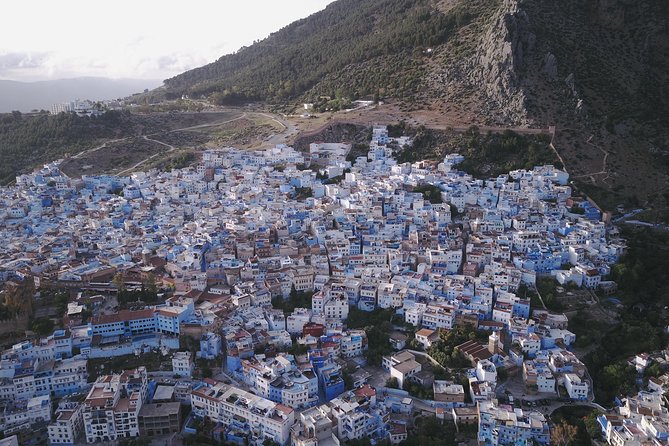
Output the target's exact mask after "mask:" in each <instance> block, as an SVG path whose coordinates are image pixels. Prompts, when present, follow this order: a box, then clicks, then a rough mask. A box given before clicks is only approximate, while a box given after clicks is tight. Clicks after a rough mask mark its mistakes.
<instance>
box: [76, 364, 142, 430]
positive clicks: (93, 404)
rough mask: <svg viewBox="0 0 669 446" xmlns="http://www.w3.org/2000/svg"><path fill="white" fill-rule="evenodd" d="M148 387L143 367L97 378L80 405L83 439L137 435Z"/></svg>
mask: <svg viewBox="0 0 669 446" xmlns="http://www.w3.org/2000/svg"><path fill="white" fill-rule="evenodd" d="M147 388H148V380H147V374H146V368H144V367H139V368H137V369H135V370H126V371H124V372H123V373H121V374H120V375H106V376H101V377H99V378H98V379H97V381H95V383H93V386H92V387H91V390H90V391H89V392H88V395H87V397H86V399H85V400H84V402H83V404H82V412H83V421H84V426H85V434H86V442H88V443H96V442H100V441H115V440H118V439H121V438H130V437H138V436H139V421H138V415H139V411H140V409H141V408H142V404H143V403H144V400H145V399H146V392H147Z"/></svg>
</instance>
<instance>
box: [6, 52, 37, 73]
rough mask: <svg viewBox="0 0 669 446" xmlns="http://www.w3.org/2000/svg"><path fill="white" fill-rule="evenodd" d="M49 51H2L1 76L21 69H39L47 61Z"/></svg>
mask: <svg viewBox="0 0 669 446" xmlns="http://www.w3.org/2000/svg"><path fill="white" fill-rule="evenodd" d="M48 59H49V53H48V52H7V53H0V76H4V75H7V74H10V73H17V72H21V71H34V70H39V69H41V68H42V67H44V65H45V64H46V63H47V61H48Z"/></svg>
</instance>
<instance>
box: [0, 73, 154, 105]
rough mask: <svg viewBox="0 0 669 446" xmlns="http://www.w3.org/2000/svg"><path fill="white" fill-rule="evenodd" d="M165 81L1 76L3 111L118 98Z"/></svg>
mask: <svg viewBox="0 0 669 446" xmlns="http://www.w3.org/2000/svg"><path fill="white" fill-rule="evenodd" d="M161 83H162V82H161V81H158V80H145V79H107V78H102V77H80V78H73V79H58V80H49V81H39V82H17V81H9V80H0V113H7V112H10V111H14V110H18V111H21V112H29V111H31V110H49V109H50V108H51V105H53V104H56V103H60V102H69V101H73V100H75V99H90V100H103V99H117V98H123V97H126V96H129V95H131V94H133V93H139V92H142V91H144V90H145V89H147V88H148V89H152V88H155V87H158V86H159V85H160V84H161Z"/></svg>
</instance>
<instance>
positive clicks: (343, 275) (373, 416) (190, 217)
mask: <svg viewBox="0 0 669 446" xmlns="http://www.w3.org/2000/svg"><path fill="white" fill-rule="evenodd" d="M411 144H412V141H411V139H410V138H408V137H397V138H394V137H391V136H390V135H389V132H388V129H387V127H385V126H375V127H374V128H373V130H372V132H371V141H370V142H369V150H368V152H367V154H366V156H364V155H362V156H358V157H352V156H351V154H352V153H353V152H352V146H351V145H350V144H343V143H312V144H311V146H310V148H309V152H308V153H306V152H300V151H297V150H295V149H293V148H292V147H289V146H284V145H280V146H276V147H273V148H270V149H265V150H255V151H244V150H237V149H235V148H231V147H225V148H220V149H215V150H207V151H205V152H204V153H203V154H202V159H201V162H199V163H198V164H197V165H195V166H193V167H187V168H184V169H178V170H172V171H169V172H164V171H158V170H152V171H147V172H135V173H133V174H131V175H130V176H127V177H116V176H105V175H101V176H87V175H83V176H82V177H81V178H71V177H68V176H67V175H65V174H64V173H63V172H61V170H60V169H59V162H54V163H50V164H47V165H44V166H43V167H42V168H41V169H39V170H37V171H35V172H33V173H30V174H24V175H20V176H18V177H17V178H16V182H15V184H14V185H12V186H8V187H4V188H2V189H0V238H2V240H3V244H2V247H0V284H2V286H3V288H2V292H1V294H0V297H1V299H0V300H2V302H3V308H4V310H3V320H4V323H3V324H2V325H3V327H1V328H0V333H2V334H5V335H8V334H10V333H12V332H17V331H21V326H22V325H21V324H22V321H23V322H25V321H27V314H28V313H30V312H31V313H33V314H34V318H33V320H35V319H40V320H48V321H51V325H48V324H47V327H48V328H49V329H48V332H45V333H36V332H34V331H32V332H29V333H27V334H26V336H25V337H23V338H22V339H16V340H14V341H12V342H11V347H10V348H7V349H5V350H4V351H3V352H2V355H1V360H0V431H2V432H3V433H4V436H5V438H6V440H0V442H8V441H14V442H15V443H14V444H19V443H20V444H43V443H44V442H47V441H48V444H52V445H74V444H84V443H97V442H109V441H124V440H127V439H131V438H135V437H139V438H143V439H146V438H160V439H161V441H164V444H168V443H169V444H173V442H174V443H176V444H181V443H179V442H185V441H186V440H187V439H188V438H189V437H193V436H200V437H204V438H207V439H208V440H210V441H212V442H213V441H216V442H232V443H237V444H240V445H244V444H251V445H266V444H278V445H282V446H284V445H296V446H318V445H323V446H325V445H340V444H347V443H349V442H353V441H356V440H361V439H365V438H367V439H369V441H370V443H371V444H400V443H402V442H403V441H406V440H407V438H408V436H409V435H410V433H411V432H412V429H413V428H414V427H415V426H414V424H415V416H416V415H420V416H425V417H435V418H436V419H437V420H438V421H439V422H440V423H443V424H451V425H454V426H455V427H456V429H457V432H473V434H472V439H473V440H472V441H474V442H475V443H477V444H480V445H486V446H492V445H511V444H513V445H520V444H523V445H529V444H533V443H536V444H540V445H548V444H551V429H552V425H551V421H550V413H551V411H552V410H554V409H556V408H558V407H560V406H561V405H564V404H567V403H577V404H581V405H588V406H592V407H595V406H597V405H596V403H594V395H593V382H592V377H591V376H590V374H589V373H588V370H587V367H586V366H585V365H584V364H583V362H582V361H581V359H579V355H578V354H577V352H576V351H575V348H574V344H575V342H576V335H575V334H574V333H573V332H571V331H570V330H569V326H568V325H569V318H568V317H567V316H566V315H565V314H563V313H561V312H555V311H551V310H550V309H548V308H547V307H546V305H545V303H544V302H543V300H542V296H541V294H540V293H539V292H538V291H537V286H536V285H537V283H538V282H539V281H542V280H549V281H551V282H553V283H554V284H555V286H556V289H558V290H563V291H564V290H573V291H578V292H582V293H584V294H586V295H588V296H590V293H591V292H592V291H594V290H598V291H600V292H602V293H605V294H606V293H610V292H613V291H615V289H616V284H615V283H614V282H612V281H610V280H608V276H609V274H610V272H611V267H612V265H614V264H615V263H616V262H617V261H618V260H619V258H620V257H621V256H622V255H623V253H624V252H625V249H626V246H625V242H624V240H622V239H621V238H620V237H619V236H618V233H617V231H616V229H615V227H613V226H611V225H609V224H608V220H607V217H608V216H607V215H606V214H602V213H601V212H600V211H599V209H598V208H597V207H596V206H595V205H594V203H591V202H590V201H589V200H588V199H586V198H582V197H579V196H574V195H572V187H571V186H570V182H569V175H568V174H567V173H566V172H565V171H563V170H560V169H558V168H556V167H554V166H551V165H544V166H535V167H533V168H531V169H520V170H513V171H510V172H508V174H507V175H501V176H498V177H495V178H490V179H486V180H481V179H476V178H474V177H472V176H471V175H468V174H466V173H464V172H462V171H460V170H458V164H460V163H461V162H463V161H464V157H463V156H461V155H458V154H449V155H447V156H445V158H444V159H443V160H442V161H441V162H439V163H436V162H426V161H423V162H416V163H402V164H399V163H397V161H396V160H395V157H394V155H395V154H396V153H397V151H398V150H411ZM570 293H571V291H570ZM592 296H594V294H592ZM56 301H58V302H59V303H58V304H55V303H54V302H56ZM382 319H383V320H382ZM367 321H377V322H379V324H378V326H376V325H368V322H367ZM381 322H383V323H384V324H387V325H388V326H389V327H390V330H388V331H387V332H385V331H384V330H382V329H380V328H379V327H380V326H381V325H380V323H381ZM24 325H25V324H24ZM33 325H34V324H33ZM375 327H376V328H375ZM26 328H27V327H25V326H23V331H25V329H26ZM447 350H448V352H447V353H444V352H445V351H447ZM147 358H157V360H156V361H153V359H152V360H149V359H147ZM667 360H669V358H667V357H665V353H661V352H654V353H652V354H644V355H637V357H635V358H632V359H631V360H630V361H631V364H633V365H634V367H635V368H636V369H637V370H638V371H639V373H643V371H644V369H645V368H647V367H649V366H651V364H652V363H654V362H655V363H663V364H664V363H666V362H667ZM667 389H669V375H663V376H661V377H660V378H652V379H651V381H650V383H649V388H648V389H647V390H643V391H642V392H640V393H639V394H638V395H636V396H634V397H627V398H624V399H622V400H620V401H619V402H620V405H619V406H618V407H617V408H616V410H614V411H612V412H607V413H606V414H603V415H601V416H600V417H599V418H598V422H599V423H600V426H601V432H602V436H603V438H604V439H605V441H606V442H608V443H609V444H611V445H615V446H620V445H623V444H653V445H658V446H659V445H663V444H666V439H667V433H668V432H669V428H668V427H669V412H668V411H667V408H666V404H665V403H666V400H665V398H664V396H663V394H664V392H666V390H667ZM12 439H13V440H12ZM40 442H42V443H40ZM2 444H4V443H2ZM7 444H12V443H7ZM161 444H162V443H161Z"/></svg>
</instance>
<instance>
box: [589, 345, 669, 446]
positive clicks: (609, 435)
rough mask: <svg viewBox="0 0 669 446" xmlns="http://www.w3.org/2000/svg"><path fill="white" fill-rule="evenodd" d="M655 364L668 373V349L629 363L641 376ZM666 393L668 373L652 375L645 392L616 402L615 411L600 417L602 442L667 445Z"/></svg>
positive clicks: (668, 411) (639, 356) (637, 358)
mask: <svg viewBox="0 0 669 446" xmlns="http://www.w3.org/2000/svg"><path fill="white" fill-rule="evenodd" d="M653 363H655V364H656V365H657V366H659V367H658V369H659V370H667V367H668V366H669V356H668V352H667V350H664V351H661V352H655V353H653V354H648V353H641V354H638V355H636V356H634V357H632V358H630V361H629V365H630V366H632V367H634V368H635V369H636V372H637V373H638V374H639V376H640V377H641V376H643V375H644V372H645V371H646V369H647V368H648V367H649V366H651V365H652V364H653ZM667 391H669V374H668V373H666V372H665V373H663V374H661V375H660V376H653V374H651V376H650V377H649V378H648V383H647V387H646V389H645V390H641V391H639V392H638V393H637V394H636V395H633V396H629V397H626V398H622V400H617V401H616V403H617V404H616V406H615V407H614V408H613V410H612V411H610V412H608V413H605V414H600V415H599V416H598V417H597V422H598V424H599V427H600V428H601V436H602V439H603V440H605V441H606V443H608V444H609V445H612V446H622V445H626V444H630V445H637V444H639V445H640V444H664V443H666V442H667V438H669V410H668V409H667V406H668V404H667V398H666V396H665V395H666V393H667Z"/></svg>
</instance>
